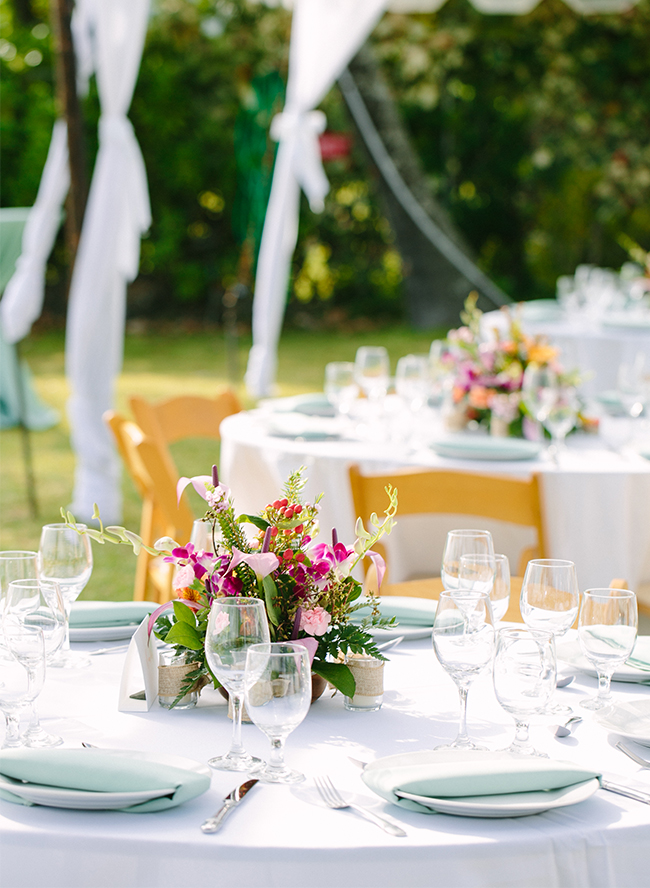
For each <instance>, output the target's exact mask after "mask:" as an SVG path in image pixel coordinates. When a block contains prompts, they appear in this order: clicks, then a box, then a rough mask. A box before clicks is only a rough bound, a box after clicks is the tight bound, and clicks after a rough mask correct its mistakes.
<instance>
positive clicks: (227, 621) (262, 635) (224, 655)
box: [205, 597, 271, 771]
mask: <svg viewBox="0 0 650 888" xmlns="http://www.w3.org/2000/svg"><path fill="white" fill-rule="evenodd" d="M270 640H271V637H270V634H269V624H268V620H267V618H266V610H265V608H264V602H263V601H261V599H259V598H236V597H230V598H216V599H215V600H214V601H213V602H212V606H211V608H210V616H209V617H208V625H207V629H206V633H205V656H206V660H207V662H208V666H209V667H210V670H211V671H212V674H213V675H214V676H215V677H216V678H217V679H218V680H219V681H220V682H221V684H222V685H223V686H224V687H225V688H226V690H227V691H228V694H229V695H230V702H231V704H232V742H231V745H230V751H229V752H228V753H227V754H226V755H221V756H216V757H215V758H211V759H210V760H209V762H208V764H209V765H210V767H211V768H216V769H217V770H220V771H250V770H251V768H252V767H254V766H255V765H260V764H262V760H261V759H258V758H255V757H254V756H252V755H250V754H249V753H247V752H246V750H245V749H244V747H243V746H242V742H241V719H242V704H243V701H244V692H245V687H246V686H245V672H246V655H247V653H248V649H249V648H250V647H252V646H253V645H254V644H261V643H263V642H269V641H270Z"/></svg>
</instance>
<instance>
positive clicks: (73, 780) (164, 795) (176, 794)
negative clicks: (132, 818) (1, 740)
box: [0, 747, 210, 814]
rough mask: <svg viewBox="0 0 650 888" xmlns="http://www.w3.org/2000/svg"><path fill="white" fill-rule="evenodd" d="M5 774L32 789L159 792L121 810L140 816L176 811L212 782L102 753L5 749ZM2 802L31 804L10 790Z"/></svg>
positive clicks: (0, 757) (0, 768) (0, 763)
mask: <svg viewBox="0 0 650 888" xmlns="http://www.w3.org/2000/svg"><path fill="white" fill-rule="evenodd" d="M0 774H1V775H2V776H3V777H10V778H12V779H14V780H20V781H22V782H26V783H29V784H32V785H33V786H41V787H58V788H60V789H69V790H83V791H86V792H97V793H102V792H113V793H114V792H119V793H126V792H148V791H150V790H157V789H160V790H161V797H160V798H155V799H151V800H150V801H146V802H139V803H137V804H134V805H131V806H127V807H124V808H120V809H119V810H121V811H129V812H132V813H138V814H139V813H148V812H151V811H164V810H165V809H166V808H174V807H175V806H176V805H180V804H182V803H183V802H186V801H188V799H193V798H194V797H195V796H198V795H201V793H204V792H205V791H206V790H207V789H209V787H210V777H209V776H207V775H206V774H202V773H199V772H198V771H191V770H186V769H185V768H181V767H174V766H172V765H168V764H165V763H163V762H162V761H155V760H152V758H150V757H146V756H145V757H141V756H138V755H137V754H131V755H129V753H121V752H117V751H109V750H103V749H28V748H24V747H23V748H21V749H4V750H2V751H0ZM0 798H3V799H4V800H5V801H7V802H15V803H17V804H19V805H25V804H28V805H29V804H31V802H26V801H25V800H24V799H22V798H21V797H20V796H18V795H14V794H13V793H11V792H9V791H8V790H6V789H3V790H0ZM107 807H113V806H112V805H110V806H107Z"/></svg>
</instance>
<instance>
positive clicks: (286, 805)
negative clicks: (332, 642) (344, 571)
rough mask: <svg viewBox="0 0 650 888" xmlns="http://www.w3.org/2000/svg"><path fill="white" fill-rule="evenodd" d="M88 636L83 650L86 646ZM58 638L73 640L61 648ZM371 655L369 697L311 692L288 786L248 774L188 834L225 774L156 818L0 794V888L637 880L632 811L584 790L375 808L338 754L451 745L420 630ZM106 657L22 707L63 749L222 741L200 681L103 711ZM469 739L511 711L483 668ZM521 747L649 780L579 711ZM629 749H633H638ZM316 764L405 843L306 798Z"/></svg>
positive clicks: (637, 837) (636, 808)
mask: <svg viewBox="0 0 650 888" xmlns="http://www.w3.org/2000/svg"><path fill="white" fill-rule="evenodd" d="M99 646H100V645H99V644H96V645H94V647H96V648H97V647H99ZM75 647H86V648H88V649H90V648H91V646H88V645H79V646H76V645H75ZM389 656H390V662H389V663H388V664H387V665H386V670H385V676H386V693H385V698H384V707H383V709H381V710H380V711H378V712H371V713H356V712H346V711H345V710H344V708H343V701H342V698H341V697H340V695H337V696H335V697H331V696H329V693H326V694H325V696H323V697H322V698H321V699H320V700H319V701H317V702H316V703H315V704H314V705H313V706H312V708H311V711H310V712H309V713H308V715H307V718H306V719H305V721H304V722H303V724H302V725H301V726H300V727H299V728H298V729H297V730H296V731H295V732H294V733H293V734H292V735H291V736H290V737H289V740H288V743H287V761H288V762H289V763H290V764H291V765H292V766H293V767H298V768H301V769H302V770H304V772H305V773H306V774H307V775H308V780H307V781H306V782H305V783H304V784H302V785H300V786H296V787H292V788H289V787H277V786H263V785H258V786H256V787H254V788H253V790H252V791H251V793H250V795H249V796H248V798H247V799H246V801H245V802H244V803H243V804H242V806H241V808H239V809H238V810H237V811H235V812H234V813H233V814H232V816H231V817H230V818H229V820H228V821H227V822H226V824H225V825H224V827H223V828H222V830H221V831H220V832H219V833H217V834H215V835H209V836H206V835H203V834H202V833H201V831H200V829H199V825H200V824H201V823H202V822H203V820H204V819H206V818H207V817H208V816H210V815H211V814H213V813H214V812H215V811H216V810H217V808H218V807H219V806H220V804H221V801H222V799H223V798H224V796H225V795H226V793H228V792H229V791H230V790H231V789H232V788H233V787H234V786H235V785H236V783H237V782H240V783H241V782H243V779H244V776H243V775H241V776H240V775H234V774H227V773H224V772H218V771H217V772H214V775H213V777H212V787H211V789H210V790H209V791H208V792H207V793H205V794H204V795H203V796H200V797H199V798H196V799H193V800H192V801H190V802H188V803H186V804H185V805H182V806H180V807H178V808H174V809H171V810H168V811H165V812H159V813H156V814H126V813H122V812H111V811H87V812H84V811H71V810H61V809H55V808H44V807H22V806H19V805H13V804H10V803H7V802H2V801H0V872H1V882H2V885H3V886H4V888H42V886H44V885H47V886H48V888H114V886H117V885H119V886H120V888H168V886H169V888H172V886H173V888H178V886H181V885H188V886H190V885H191V886H196V888H202V886H214V885H228V886H231V885H232V886H242V888H246V886H252V888H264V886H286V888H292V886H299V888H304V886H305V885H309V886H313V888H319V886H324V888H331V886H332V885H354V886H360V888H363V886H372V888H381V886H402V885H408V886H409V888H416V886H420V885H422V886H424V885H426V886H439V888H456V886H468V888H483V886H500V888H503V886H512V888H529V886H531V888H533V886H534V888H537V886H540V888H541V886H543V888H566V886H568V885H571V886H588V888H599V886H604V888H605V886H606V888H616V886H620V888H641V886H645V885H647V884H648V876H647V870H648V860H649V859H650V806H648V805H644V804H641V803H639V802H634V801H631V800H629V799H625V798H623V797H621V796H617V795H613V794H611V793H607V792H603V791H599V792H597V793H596V794H595V795H594V796H592V797H591V798H590V799H588V800H587V801H585V802H582V803H581V804H580V805H578V806H574V807H569V808H565V809H557V810H555V811H551V812H547V813H544V814H541V815H535V816H533V817H523V818H513V819H507V820H480V819H474V818H463V817H452V816H447V815H430V816H429V815H422V814H416V813H412V812H408V811H405V810H402V809H401V808H397V807H395V806H393V805H389V804H387V803H385V802H383V800H381V799H379V798H378V797H376V796H374V795H373V793H371V791H370V790H369V789H367V787H365V785H364V784H363V783H362V781H361V779H360V772H359V770H358V769H357V768H355V766H354V765H353V764H351V763H350V761H349V759H348V756H353V757H355V758H357V759H362V760H366V761H367V760H370V759H372V758H376V757H380V756H383V755H389V754H392V753H397V752H408V751H410V750H418V749H425V748H431V747H433V746H435V745H437V744H440V743H444V742H447V741H449V740H451V739H452V738H453V737H454V735H455V730H456V726H457V722H458V693H457V691H456V688H455V685H454V684H453V683H452V681H451V679H450V678H449V677H448V676H447V675H446V674H445V673H444V672H443V670H442V669H441V667H440V666H439V664H438V662H437V660H436V658H435V655H434V653H433V651H432V649H431V643H430V641H428V640H423V641H419V642H409V643H403V644H402V645H401V646H400V647H398V648H397V649H396V650H395V651H393V652H391V653H390V655H389ZM123 660H124V655H106V656H97V657H93V658H92V665H91V667H90V668H89V669H86V670H71V671H69V672H67V673H66V672H64V671H61V670H51V671H50V674H49V675H48V678H47V682H46V686H45V689H44V691H43V693H42V695H41V697H40V700H39V709H40V712H41V718H42V721H43V723H44V726H45V727H46V728H49V729H50V730H56V731H58V732H59V733H61V734H62V735H63V736H64V737H65V740H66V745H68V746H76V747H78V746H79V745H80V743H81V741H82V740H85V741H87V742H91V743H95V744H96V745H99V746H103V747H106V748H119V749H139V750H145V751H150V752H153V751H158V752H161V753H174V754H176V755H184V756H186V757H188V758H192V759H195V760H197V761H202V762H205V761H207V759H208V758H209V757H210V756H211V755H214V754H215V753H218V752H222V751H224V750H225V749H226V748H227V746H228V743H229V738H230V731H231V723H230V722H229V721H228V719H227V717H226V706H225V703H224V701H223V700H222V698H221V697H219V695H217V694H215V693H214V692H212V691H211V690H207V691H204V692H203V694H202V695H201V700H200V702H199V706H198V707H197V708H196V709H195V710H189V711H184V712H180V711H166V710H163V709H161V708H160V707H158V705H157V704H156V705H155V706H154V708H153V709H152V710H151V711H150V712H148V713H133V714H129V713H119V712H117V697H118V685H119V676H120V671H121V667H122V663H123ZM595 688H596V681H595V679H591V678H589V677H586V676H584V677H580V678H579V679H578V680H577V681H575V682H574V683H573V685H572V686H570V687H569V688H567V689H565V690H562V691H558V692H557V693H558V695H559V697H560V700H561V701H562V702H565V703H569V704H571V705H575V704H577V701H578V700H579V699H581V698H583V697H584V696H585V695H586V693H589V694H591V693H593V692H594V691H595ZM615 693H616V695H617V697H620V698H621V699H626V700H627V699H635V698H637V699H638V698H639V697H644V698H647V697H650V688H647V687H642V686H640V685H623V684H617V685H616V686H615ZM468 715H469V718H468V726H469V731H470V735H471V736H472V737H473V738H474V739H477V740H480V741H482V742H484V743H485V744H486V745H487V746H489V747H491V748H500V747H503V746H505V745H507V744H509V743H510V742H511V740H512V737H513V735H514V722H513V720H512V719H511V718H510V717H509V716H507V715H506V714H505V713H504V712H503V710H502V709H501V708H500V706H499V705H498V704H497V702H496V699H495V697H494V693H493V691H492V687H491V681H490V677H489V675H483V676H481V677H480V678H479V679H478V680H477V682H476V683H475V685H474V686H473V687H472V689H471V690H470V693H469V708H468ZM531 736H532V739H533V742H534V743H535V744H536V745H537V746H538V747H539V748H541V749H544V750H545V751H547V752H548V753H549V754H550V755H551V756H553V757H554V758H559V759H567V760H573V761H579V762H580V763H581V764H582V765H584V766H586V767H592V768H594V769H596V770H605V771H611V772H614V773H616V774H617V775H619V776H622V777H623V778H624V779H630V778H632V777H636V776H637V775H639V781H640V782H642V783H643V784H644V787H645V788H648V789H650V775H649V774H648V772H645V773H640V772H639V770H638V768H637V767H636V765H635V764H634V763H633V762H631V761H630V760H629V759H628V758H627V757H626V756H624V755H623V754H622V753H620V752H619V751H617V750H616V749H614V748H613V747H612V745H611V739H612V738H611V737H609V738H608V735H607V734H606V732H605V731H604V729H602V728H601V727H600V726H599V725H598V724H596V723H595V722H594V721H593V716H592V715H591V714H586V715H585V721H584V722H583V723H582V724H581V725H580V726H579V727H578V728H577V729H576V732H575V736H573V737H570V738H567V739H566V740H562V741H559V740H556V739H555V738H554V736H553V733H552V731H551V730H549V727H548V721H546V722H543V721H540V722H539V723H537V724H536V725H534V726H533V728H532V732H531ZM243 739H244V743H245V745H246V748H247V749H249V750H250V751H251V752H252V753H255V754H257V755H262V756H266V755H267V754H268V749H269V744H268V741H267V740H266V738H265V737H264V736H263V735H262V734H261V733H260V732H259V731H258V730H257V728H255V727H254V726H253V725H245V726H244V728H243ZM646 752H647V750H646ZM325 773H326V774H329V775H330V776H331V777H332V779H333V781H334V783H335V784H336V785H337V786H338V788H339V789H341V790H343V791H344V792H350V793H353V794H355V795H356V797H357V798H356V800H357V801H359V802H361V803H362V804H366V805H369V806H372V807H373V809H374V810H375V811H377V812H378V813H384V814H386V815H388V816H390V817H392V818H393V819H395V820H396V821H397V822H399V823H400V824H401V825H402V826H403V827H404V828H405V829H406V831H407V833H408V836H407V838H400V839H398V838H393V837H391V836H387V835H386V834H385V833H384V832H382V831H381V830H379V829H378V828H377V827H375V826H374V825H372V824H370V823H367V822H366V821H363V820H361V819H360V818H358V817H356V816H355V815H353V814H351V813H349V812H344V811H332V810H330V809H328V808H325V806H324V805H323V804H322V802H320V800H319V798H318V795H317V793H316V790H315V788H314V785H313V782H312V779H311V777H312V776H313V775H315V774H325Z"/></svg>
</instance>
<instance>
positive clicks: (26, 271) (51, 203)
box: [0, 120, 70, 343]
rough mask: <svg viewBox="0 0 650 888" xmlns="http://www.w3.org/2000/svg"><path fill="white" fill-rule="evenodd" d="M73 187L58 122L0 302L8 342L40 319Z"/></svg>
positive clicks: (61, 123) (64, 132)
mask: <svg viewBox="0 0 650 888" xmlns="http://www.w3.org/2000/svg"><path fill="white" fill-rule="evenodd" d="M69 187H70V171H69V168H68V130H67V127H66V124H65V121H63V120H57V121H56V123H55V124H54V129H53V131H52V140H51V141H50V148H49V151H48V153H47V160H46V162H45V167H44V168H43V175H42V176H41V182H40V185H39V188H38V194H37V197H36V202H35V204H34V206H33V207H32V209H31V212H30V214H29V218H28V220H27V224H26V225H25V229H24V231H23V243H22V253H21V255H20V258H19V259H18V261H17V263H16V271H15V272H14V274H13V277H12V278H11V280H10V281H9V283H8V284H7V287H6V289H5V292H4V296H3V297H2V302H0V317H1V319H2V330H3V335H4V338H5V340H6V341H7V342H10V343H14V342H19V341H20V340H21V339H23V338H24V337H25V336H27V334H28V333H29V331H30V329H31V326H32V324H33V323H34V321H35V320H36V319H37V318H38V317H39V316H40V314H41V311H42V308H43V294H44V290H45V266H46V264H47V260H48V257H49V255H50V253H51V252H52V247H53V246H54V240H55V238H56V233H57V231H58V230H59V226H60V225H61V207H62V206H63V201H64V200H65V196H66V194H67V193H68V188H69Z"/></svg>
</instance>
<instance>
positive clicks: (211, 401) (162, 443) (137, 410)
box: [129, 389, 242, 475]
mask: <svg viewBox="0 0 650 888" xmlns="http://www.w3.org/2000/svg"><path fill="white" fill-rule="evenodd" d="M129 403H130V405H131V410H132V411H133V415H134V417H135V421H136V422H137V423H138V425H139V426H140V428H141V429H142V431H143V432H144V433H145V434H146V435H147V436H148V437H149V438H151V439H152V440H154V441H156V442H157V444H158V446H159V447H160V450H161V452H162V453H164V459H165V461H166V462H167V463H168V466H169V468H170V470H172V471H173V472H174V473H175V474H176V475H178V472H177V470H176V466H175V464H174V460H173V458H172V455H171V453H170V452H169V445H170V444H174V443H175V442H176V441H182V440H184V439H186V438H212V439H214V440H215V441H220V440H221V434H220V431H219V426H220V425H221V423H222V421H223V420H224V419H225V418H226V417H227V416H230V415H231V414H233V413H239V412H240V410H241V409H242V405H241V402H240V400H239V398H238V397H237V395H236V394H235V393H234V392H233V391H232V390H231V389H226V390H224V391H222V392H220V393H219V394H218V395H216V396H215V397H214V398H207V397H202V396H200V395H179V396H177V397H174V398H167V399H165V400H163V401H158V402H156V403H155V404H153V403H151V402H150V401H146V400H145V399H144V398H141V397H140V396H139V395H134V396H133V397H132V398H131V399H130V401H129Z"/></svg>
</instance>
